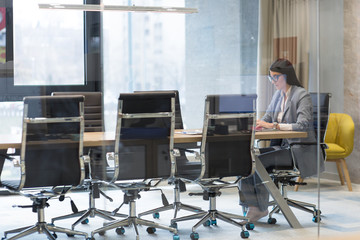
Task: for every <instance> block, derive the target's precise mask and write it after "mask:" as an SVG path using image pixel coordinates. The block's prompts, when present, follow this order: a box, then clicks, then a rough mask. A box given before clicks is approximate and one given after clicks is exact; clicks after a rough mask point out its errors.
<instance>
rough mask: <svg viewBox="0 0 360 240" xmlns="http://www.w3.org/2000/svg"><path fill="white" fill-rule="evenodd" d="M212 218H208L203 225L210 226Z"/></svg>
mask: <svg viewBox="0 0 360 240" xmlns="http://www.w3.org/2000/svg"><path fill="white" fill-rule="evenodd" d="M210 224H211V223H210V220H206V221H205V222H204V223H203V225H204V227H208V226H210Z"/></svg>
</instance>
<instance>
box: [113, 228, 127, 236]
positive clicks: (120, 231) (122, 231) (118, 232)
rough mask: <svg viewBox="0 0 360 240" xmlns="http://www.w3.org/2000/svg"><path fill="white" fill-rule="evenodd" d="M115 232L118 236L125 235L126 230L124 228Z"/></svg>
mask: <svg viewBox="0 0 360 240" xmlns="http://www.w3.org/2000/svg"><path fill="white" fill-rule="evenodd" d="M115 232H116V233H117V234H118V235H123V234H124V233H125V228H123V227H118V228H116V230H115Z"/></svg>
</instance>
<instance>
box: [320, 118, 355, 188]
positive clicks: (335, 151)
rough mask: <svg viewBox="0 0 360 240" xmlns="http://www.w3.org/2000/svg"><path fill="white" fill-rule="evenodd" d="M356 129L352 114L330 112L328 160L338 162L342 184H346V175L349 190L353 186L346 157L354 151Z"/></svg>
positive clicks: (327, 138)
mask: <svg viewBox="0 0 360 240" xmlns="http://www.w3.org/2000/svg"><path fill="white" fill-rule="evenodd" d="M354 131H355V127H354V121H353V120H352V118H351V116H350V115H348V114H345V113H331V114H330V116H329V122H328V127H327V130H326V136H325V143H326V144H327V145H328V147H329V148H328V149H326V161H327V162H335V163H336V167H337V170H338V173H339V178H340V182H341V185H344V184H345V183H344V176H345V180H346V184H347V186H348V189H349V191H352V187H351V181H350V175H349V171H348V168H347V165H346V161H345V158H346V157H347V156H349V155H350V154H351V152H352V151H353V147H354ZM343 172H344V174H343Z"/></svg>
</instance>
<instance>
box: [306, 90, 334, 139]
mask: <svg viewBox="0 0 360 240" xmlns="http://www.w3.org/2000/svg"><path fill="white" fill-rule="evenodd" d="M318 96H319V100H320V101H319V104H318ZM310 97H311V102H312V105H313V126H314V130H315V134H317V132H318V112H319V111H320V141H321V142H322V143H323V142H324V140H325V134H326V129H327V125H328V120H329V114H330V97H331V94H330V93H319V95H318V93H315V92H314V93H310Z"/></svg>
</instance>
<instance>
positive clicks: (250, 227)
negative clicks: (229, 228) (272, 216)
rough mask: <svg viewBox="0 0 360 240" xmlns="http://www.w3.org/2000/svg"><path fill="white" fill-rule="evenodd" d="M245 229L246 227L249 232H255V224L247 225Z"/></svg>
mask: <svg viewBox="0 0 360 240" xmlns="http://www.w3.org/2000/svg"><path fill="white" fill-rule="evenodd" d="M245 227H246V229H247V230H254V228H255V225H254V224H253V223H247V224H246V225H245Z"/></svg>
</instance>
